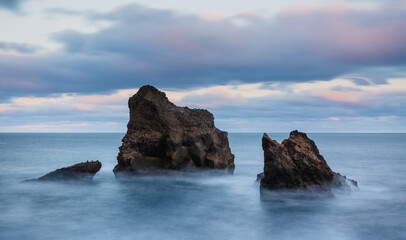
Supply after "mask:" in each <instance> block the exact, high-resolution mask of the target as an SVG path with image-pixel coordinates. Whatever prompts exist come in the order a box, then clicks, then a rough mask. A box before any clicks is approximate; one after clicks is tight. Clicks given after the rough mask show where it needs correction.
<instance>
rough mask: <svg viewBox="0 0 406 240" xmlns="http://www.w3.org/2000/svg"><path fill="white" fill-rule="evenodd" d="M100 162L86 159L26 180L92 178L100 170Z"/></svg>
mask: <svg viewBox="0 0 406 240" xmlns="http://www.w3.org/2000/svg"><path fill="white" fill-rule="evenodd" d="M101 166H102V164H101V162H99V161H90V162H89V161H87V162H82V163H78V164H75V165H72V166H69V167H65V168H60V169H57V170H55V171H53V172H50V173H48V174H46V175H44V176H42V177H40V178H38V179H33V180H27V181H68V180H75V181H77V180H85V181H91V180H93V177H94V175H95V174H96V173H97V172H98V171H99V170H100V168H101Z"/></svg>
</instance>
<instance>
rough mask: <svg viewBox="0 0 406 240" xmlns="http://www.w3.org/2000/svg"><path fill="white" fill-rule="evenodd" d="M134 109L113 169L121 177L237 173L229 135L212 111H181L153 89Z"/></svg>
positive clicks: (134, 101)
mask: <svg viewBox="0 0 406 240" xmlns="http://www.w3.org/2000/svg"><path fill="white" fill-rule="evenodd" d="M128 106H129V108H130V120H129V122H128V125H127V128H128V130H127V134H126V135H125V136H124V138H123V140H122V142H123V143H122V146H121V147H120V148H119V149H120V152H119V154H118V156H117V161H118V163H117V165H116V166H115V168H114V170H113V171H114V173H115V175H116V176H117V175H118V174H121V173H125V174H151V173H157V172H159V171H160V170H189V169H196V168H204V169H223V170H225V171H226V172H228V173H232V172H233V170H234V155H233V154H232V153H231V149H230V147H229V144H228V134H227V132H224V131H220V130H219V129H217V128H216V127H215V126H214V117H213V115H212V114H211V113H210V112H209V111H207V110H203V109H190V108H188V107H178V106H176V105H175V104H173V103H171V102H170V101H169V100H168V98H167V97H166V95H165V93H163V92H161V91H159V90H158V89H156V88H155V87H153V86H149V85H147V86H143V87H141V88H140V89H139V91H138V92H137V93H136V94H135V95H134V96H132V97H131V98H130V99H129V101H128Z"/></svg>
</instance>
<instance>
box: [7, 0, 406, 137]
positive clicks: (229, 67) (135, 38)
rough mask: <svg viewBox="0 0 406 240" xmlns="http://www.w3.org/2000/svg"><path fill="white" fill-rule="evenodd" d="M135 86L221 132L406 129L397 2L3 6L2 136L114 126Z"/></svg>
mask: <svg viewBox="0 0 406 240" xmlns="http://www.w3.org/2000/svg"><path fill="white" fill-rule="evenodd" d="M145 84H151V85H154V86H156V87H158V88H159V89H161V90H164V91H165V92H166V93H167V96H168V97H169V99H170V100H171V101H173V102H175V103H176V104H178V105H181V106H189V107H195V108H206V109H209V110H210V111H211V112H212V113H213V114H214V116H215V119H216V125H217V126H218V127H219V128H221V129H222V130H226V131H229V132H288V131H290V130H293V129H299V130H302V131H306V132H406V110H405V106H406V1H404V0H387V1H378V0H369V1H364V0H347V1H344V0H341V1H330V0H308V1H299V0H285V1H269V0H250V1H246V0H205V1H202V0H199V1H198V0H136V1H134V0H115V1H111V0H110V1H106V0H86V1H83V0H70V1H63V0H0V132H124V131H125V130H126V123H127V121H128V108H127V99H128V97H129V96H131V95H133V94H135V93H136V92H137V89H138V88H139V87H141V86H142V85H145Z"/></svg>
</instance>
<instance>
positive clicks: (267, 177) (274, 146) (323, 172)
mask: <svg viewBox="0 0 406 240" xmlns="http://www.w3.org/2000/svg"><path fill="white" fill-rule="evenodd" d="M262 148H263V150H264V162H265V165H264V173H263V175H258V178H262V179H261V188H262V189H315V190H317V189H321V190H330V189H331V188H334V187H337V188H347V187H348V188H350V185H353V186H355V187H356V185H357V182H356V181H353V180H349V179H347V178H346V177H345V176H342V175H340V174H339V173H334V172H333V171H332V170H331V168H330V167H329V166H328V164H327V162H326V160H324V157H323V156H322V155H320V153H319V150H318V149H317V146H316V144H315V143H314V141H313V140H311V139H309V138H308V137H307V135H306V134H305V133H302V132H298V131H293V132H291V133H290V136H289V138H288V139H285V140H284V141H283V142H282V143H281V144H280V143H278V142H277V141H275V140H272V139H271V138H270V137H269V136H268V135H267V134H266V133H264V136H263V137H262Z"/></svg>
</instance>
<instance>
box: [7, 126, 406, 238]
mask: <svg viewBox="0 0 406 240" xmlns="http://www.w3.org/2000/svg"><path fill="white" fill-rule="evenodd" d="M123 135H124V134H122V133H106V134H104V133H91V134H90V133H89V134H77V133H58V134H53V133H52V134H51V133H47V134H39V133H38V134H37V133H1V134H0V166H1V168H0V239H19V240H20V239H244V240H246V239H300V240H304V239H311V240H314V239H368V240H373V239H406V134H308V136H309V137H310V138H312V139H313V140H314V141H315V142H316V144H317V145H318V147H319V150H320V152H321V154H322V155H323V156H324V157H325V159H326V160H327V162H328V164H329V165H330V167H331V168H332V169H333V170H334V171H336V172H340V173H341V174H343V175H346V176H347V177H349V178H351V179H354V180H357V181H358V185H359V188H360V190H359V191H355V192H351V193H345V192H336V193H335V197H320V198H300V197H299V198H288V197H284V196H282V195H281V196H280V197H274V198H272V200H268V199H263V198H261V196H260V192H259V185H258V183H256V182H255V179H256V174H257V173H259V172H261V171H262V169H263V151H262V147H261V137H262V134H237V133H230V134H229V141H230V147H231V149H232V152H233V153H234V154H235V165H236V168H235V172H234V175H226V176H222V175H212V174H207V173H205V172H202V173H199V174H194V175H190V176H150V177H138V178H134V179H131V180H128V181H116V180H115V178H114V174H113V172H112V169H113V167H114V165H115V164H116V156H117V153H118V147H119V146H120V144H121V142H120V141H121V138H122V137H123ZM270 136H271V137H272V138H274V139H276V140H278V141H281V140H283V139H284V138H287V137H288V134H287V133H284V134H270ZM86 160H99V161H101V162H102V164H103V167H102V169H101V170H100V172H99V173H97V174H96V175H95V177H94V182H93V183H89V184H83V183H76V184H75V183H53V182H36V183H25V184H23V183H20V182H21V181H23V180H25V179H31V178H38V177H40V176H42V175H44V174H46V173H48V172H50V171H53V170H55V169H57V168H61V167H66V166H69V165H72V164H75V163H78V162H83V161H86Z"/></svg>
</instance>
